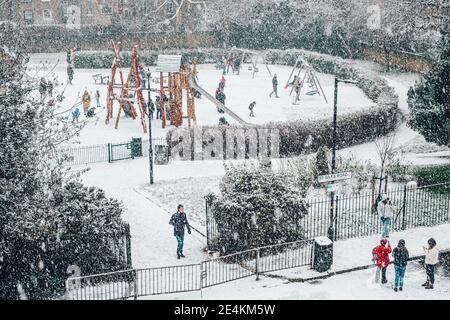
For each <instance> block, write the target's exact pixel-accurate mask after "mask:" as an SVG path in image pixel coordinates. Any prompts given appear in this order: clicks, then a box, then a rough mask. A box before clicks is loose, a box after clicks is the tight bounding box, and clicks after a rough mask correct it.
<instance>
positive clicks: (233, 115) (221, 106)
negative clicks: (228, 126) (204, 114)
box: [189, 76, 253, 126]
mask: <svg viewBox="0 0 450 320" xmlns="http://www.w3.org/2000/svg"><path fill="white" fill-rule="evenodd" d="M189 84H190V86H191V87H192V88H194V89H195V90H197V91H198V92H200V93H201V94H202V96H204V97H205V98H206V99H208V100H209V101H211V102H212V103H214V104H215V105H216V106H217V108H219V109H220V110H222V111H223V112H225V113H226V114H227V115H229V116H230V117H231V118H233V119H234V120H236V121H237V122H239V124H241V125H246V126H253V124H251V123H248V122H246V121H244V120H243V119H242V118H241V117H239V116H238V115H237V114H236V113H234V112H233V111H231V110H230V109H228V108H227V107H225V105H224V104H223V103H222V102H220V101H219V100H217V99H216V98H214V97H213V96H212V95H210V94H209V93H208V92H207V91H206V90H205V89H203V88H202V87H200V86H199V85H198V83H197V80H196V79H195V78H194V77H193V76H189Z"/></svg>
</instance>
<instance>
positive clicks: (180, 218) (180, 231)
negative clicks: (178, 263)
mask: <svg viewBox="0 0 450 320" xmlns="http://www.w3.org/2000/svg"><path fill="white" fill-rule="evenodd" d="M169 224H170V225H172V226H173V235H174V236H175V238H176V239H177V258H178V259H180V258H185V256H184V254H183V245H184V227H185V226H186V228H187V231H188V233H189V234H191V226H190V225H189V222H188V219H187V217H186V213H185V212H184V206H183V205H181V204H180V205H178V207H177V212H176V213H174V214H173V215H172V218H171V219H170V221H169Z"/></svg>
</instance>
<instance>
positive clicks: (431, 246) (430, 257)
mask: <svg viewBox="0 0 450 320" xmlns="http://www.w3.org/2000/svg"><path fill="white" fill-rule="evenodd" d="M423 251H424V252H425V267H426V272H427V281H426V282H425V283H424V284H422V286H423V287H425V289H433V286H434V272H435V269H436V265H437V263H438V262H439V248H438V247H437V245H436V240H434V239H433V238H431V239H429V240H428V247H423Z"/></svg>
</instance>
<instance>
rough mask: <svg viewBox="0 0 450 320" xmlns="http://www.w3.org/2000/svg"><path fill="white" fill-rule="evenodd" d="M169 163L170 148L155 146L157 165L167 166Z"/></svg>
mask: <svg viewBox="0 0 450 320" xmlns="http://www.w3.org/2000/svg"><path fill="white" fill-rule="evenodd" d="M168 163H169V146H164V145H156V146H155V164H156V165H165V164H168Z"/></svg>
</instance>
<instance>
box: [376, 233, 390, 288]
mask: <svg viewBox="0 0 450 320" xmlns="http://www.w3.org/2000/svg"><path fill="white" fill-rule="evenodd" d="M391 252H392V248H391V245H390V244H389V241H387V240H386V239H381V241H380V245H378V246H376V247H375V248H373V250H372V254H373V260H374V262H375V263H376V264H377V273H376V276H375V282H377V283H378V282H379V281H380V272H381V283H382V284H385V283H387V279H386V269H387V267H388V266H389V262H390V261H389V254H390V253H391Z"/></svg>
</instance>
